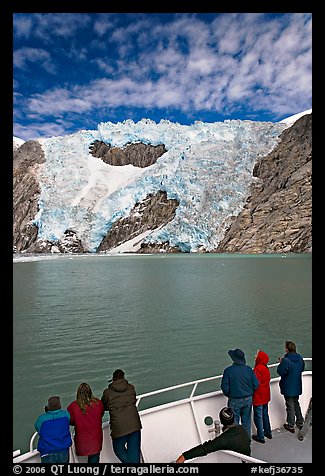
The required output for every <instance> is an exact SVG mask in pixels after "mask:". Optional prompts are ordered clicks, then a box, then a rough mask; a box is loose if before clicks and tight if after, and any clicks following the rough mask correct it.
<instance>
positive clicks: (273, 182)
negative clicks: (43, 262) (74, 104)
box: [13, 114, 312, 253]
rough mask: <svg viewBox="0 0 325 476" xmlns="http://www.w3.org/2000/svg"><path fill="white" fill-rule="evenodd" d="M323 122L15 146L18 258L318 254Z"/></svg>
mask: <svg viewBox="0 0 325 476" xmlns="http://www.w3.org/2000/svg"><path fill="white" fill-rule="evenodd" d="M311 121H312V116H311V114H308V115H303V116H302V117H301V118H300V119H298V120H297V121H296V122H295V123H294V124H293V126H291V127H289V126H288V124H280V123H275V124H273V123H254V122H252V121H225V123H214V124H205V123H196V124H195V125H194V126H180V125H179V124H173V123H169V122H168V121H161V123H159V124H156V123H153V122H152V121H148V120H142V121H140V122H139V123H136V124H134V123H133V122H132V121H125V123H122V124H111V123H106V124H105V123H104V124H101V125H99V127H98V130H97V131H80V133H77V134H75V135H72V136H67V137H58V138H50V139H42V140H39V141H28V142H25V143H22V142H21V141H19V140H17V139H16V141H15V140H14V160H13V172H14V179H13V186H14V189H13V195H14V202H13V203H14V210H13V212H14V230H13V245H14V251H15V252H18V253H21V252H28V253H41V252H46V253H48V252H52V253H53V252H61V253H84V252H98V253H107V252H108V253H115V252H125V251H128V252H136V253H155V252H163V251H164V252H239V253H284V252H290V251H291V252H310V251H311V246H312V243H311V174H312V171H311V156H312V143H311V128H312V122H311Z"/></svg>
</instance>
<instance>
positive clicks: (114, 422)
mask: <svg viewBox="0 0 325 476" xmlns="http://www.w3.org/2000/svg"><path fill="white" fill-rule="evenodd" d="M124 375H125V374H124V372H123V370H121V369H117V370H115V371H114V373H113V378H112V379H111V380H109V382H111V383H110V384H109V386H108V387H107V388H106V389H105V390H104V392H103V396H102V403H103V405H104V409H105V410H108V412H109V416H110V427H111V438H112V443H113V450H114V453H115V454H116V456H117V457H118V459H119V460H120V461H121V463H140V451H141V450H140V448H141V428H142V424H141V420H140V416H139V413H138V409H137V407H136V391H135V388H134V386H133V385H132V384H130V383H129V382H128V381H127V380H126V379H125V378H124Z"/></svg>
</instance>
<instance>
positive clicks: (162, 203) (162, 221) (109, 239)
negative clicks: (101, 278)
mask: <svg viewBox="0 0 325 476" xmlns="http://www.w3.org/2000/svg"><path fill="white" fill-rule="evenodd" d="M178 205H179V203H178V201H177V200H174V199H170V200H169V199H167V194H166V192H164V191H159V192H158V193H156V194H155V195H153V194H149V195H148V196H147V197H146V198H145V200H142V201H141V202H140V203H137V204H136V205H135V207H134V208H133V210H132V211H131V213H130V215H129V216H128V217H125V218H121V219H120V220H118V221H116V222H115V223H114V224H113V226H112V228H111V229H110V230H109V232H108V233H107V235H106V236H105V238H104V239H103V241H102V242H101V244H100V245H99V247H98V250H97V252H104V251H109V250H111V249H113V248H116V247H117V246H119V245H120V244H122V243H125V242H126V241H129V240H132V238H134V237H136V236H138V235H140V234H142V233H144V232H145V231H148V230H154V229H156V228H158V227H160V226H163V225H166V223H168V222H169V221H171V220H172V219H173V218H174V216H175V212H176V209H177V207H178Z"/></svg>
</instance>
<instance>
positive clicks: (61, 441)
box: [34, 396, 72, 463]
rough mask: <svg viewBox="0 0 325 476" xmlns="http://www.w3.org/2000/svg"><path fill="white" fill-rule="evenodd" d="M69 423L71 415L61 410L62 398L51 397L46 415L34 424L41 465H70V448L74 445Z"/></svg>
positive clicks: (43, 414)
mask: <svg viewBox="0 0 325 476" xmlns="http://www.w3.org/2000/svg"><path fill="white" fill-rule="evenodd" d="M69 422H70V414H69V413H68V412H67V410H62V409H61V402H60V397H57V396H54V397H50V398H49V399H48V402H47V405H46V406H45V413H42V414H41V415H40V416H39V417H38V418H37V420H36V421H35V423H34V426H35V429H36V431H37V432H38V435H39V439H38V443H37V449H38V451H39V452H40V455H41V463H69V448H70V446H71V445H72V439H71V434H70V425H69Z"/></svg>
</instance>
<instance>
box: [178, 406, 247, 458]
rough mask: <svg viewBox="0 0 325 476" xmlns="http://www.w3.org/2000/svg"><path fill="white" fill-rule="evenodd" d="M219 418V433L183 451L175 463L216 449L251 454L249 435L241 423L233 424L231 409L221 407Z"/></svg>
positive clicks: (204, 454)
mask: <svg viewBox="0 0 325 476" xmlns="http://www.w3.org/2000/svg"><path fill="white" fill-rule="evenodd" d="M219 418H220V422H221V425H222V433H221V435H219V436H217V437H216V438H214V439H213V440H208V441H205V442H204V443H202V444H200V445H197V446H195V447H193V448H191V449H189V450H187V451H183V453H182V454H181V455H180V456H179V457H178V458H177V460H176V463H184V461H185V460H188V459H193V458H198V457H200V456H206V455H207V454H209V453H213V452H214V451H218V450H231V451H236V452H237V453H241V454H244V455H246V456H250V455H251V439H250V436H249V434H248V433H247V430H246V428H244V427H243V426H242V425H235V423H234V412H233V411H232V409H231V408H229V407H224V408H222V410H221V411H220V413H219Z"/></svg>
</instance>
